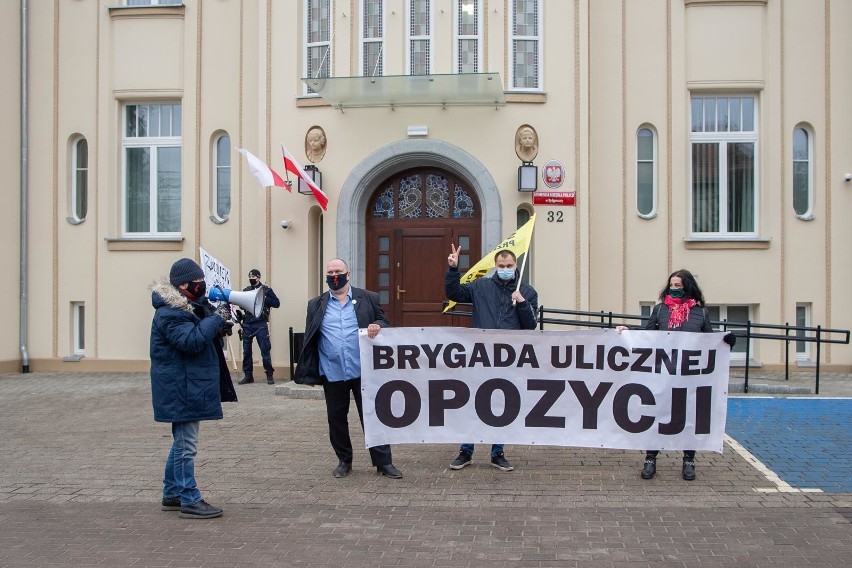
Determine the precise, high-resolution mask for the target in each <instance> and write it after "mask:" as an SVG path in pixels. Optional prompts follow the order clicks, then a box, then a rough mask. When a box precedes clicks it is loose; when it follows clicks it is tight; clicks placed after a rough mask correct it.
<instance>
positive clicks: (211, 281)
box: [198, 247, 231, 290]
mask: <svg viewBox="0 0 852 568" xmlns="http://www.w3.org/2000/svg"><path fill="white" fill-rule="evenodd" d="M198 251H199V255H200V256H201V270H202V271H203V272H204V281H205V282H206V283H207V288H208V289H210V288H212V287H213V286H221V287H222V288H224V289H225V290H231V271H230V270H228V267H227V266H225V265H224V264H222V263H221V262H219V261H218V260H216V259H215V258H214V257H213V255H211V254H210V253H209V252H207V251H206V250H204V249H203V248H201V247H198Z"/></svg>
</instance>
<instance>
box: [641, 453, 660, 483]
mask: <svg viewBox="0 0 852 568" xmlns="http://www.w3.org/2000/svg"><path fill="white" fill-rule="evenodd" d="M656 473H657V460H655V459H651V458H645V467H643V468H642V479H651V478H652V477H654V474H656Z"/></svg>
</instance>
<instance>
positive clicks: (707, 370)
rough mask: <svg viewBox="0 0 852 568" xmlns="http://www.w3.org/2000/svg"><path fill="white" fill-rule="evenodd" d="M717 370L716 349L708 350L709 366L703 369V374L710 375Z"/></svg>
mask: <svg viewBox="0 0 852 568" xmlns="http://www.w3.org/2000/svg"><path fill="white" fill-rule="evenodd" d="M715 370H716V350H715V349H711V350H710V351H708V352H707V366H706V367H704V368H703V369H701V374H702V375H709V374H710V373H712V372H713V371H715Z"/></svg>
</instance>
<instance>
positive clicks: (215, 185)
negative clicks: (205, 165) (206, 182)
mask: <svg viewBox="0 0 852 568" xmlns="http://www.w3.org/2000/svg"><path fill="white" fill-rule="evenodd" d="M225 138H227V139H228V141H227V143H226V144H225V146H226V150H227V152H226V155H227V156H228V163H227V164H222V163H220V162H219V144H221V143H222V142H223V141H224V139H225ZM210 150H211V152H210V164H211V166H212V172H211V175H210V189H211V191H210V220H211V221H213V222H214V223H216V224H221V223H224V222H225V221H227V220H228V219H229V218H230V216H231V207H232V206H233V195H234V191H233V190H234V183H233V179H234V178H233V173H232V172H233V170H232V169H231V168H232V166H233V160H232V159H231V136H230V135H229V134H228V133H227V132H224V131H223V132H219V133H218V134H216V135H215V136H214V137H213V143H212V144H211V147H210ZM220 172H222V173H226V174H227V180H228V211H227V212H226V213H225V214H224V215H221V214H220V212H219V191H220V189H222V188H220V187H219V173H220Z"/></svg>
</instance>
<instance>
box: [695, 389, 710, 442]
mask: <svg viewBox="0 0 852 568" xmlns="http://www.w3.org/2000/svg"><path fill="white" fill-rule="evenodd" d="M712 407H713V387H711V386H709V385H707V386H703V387H698V388H697V389H695V433H696V434H709V433H710V422H711V417H712V415H713V414H712Z"/></svg>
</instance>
